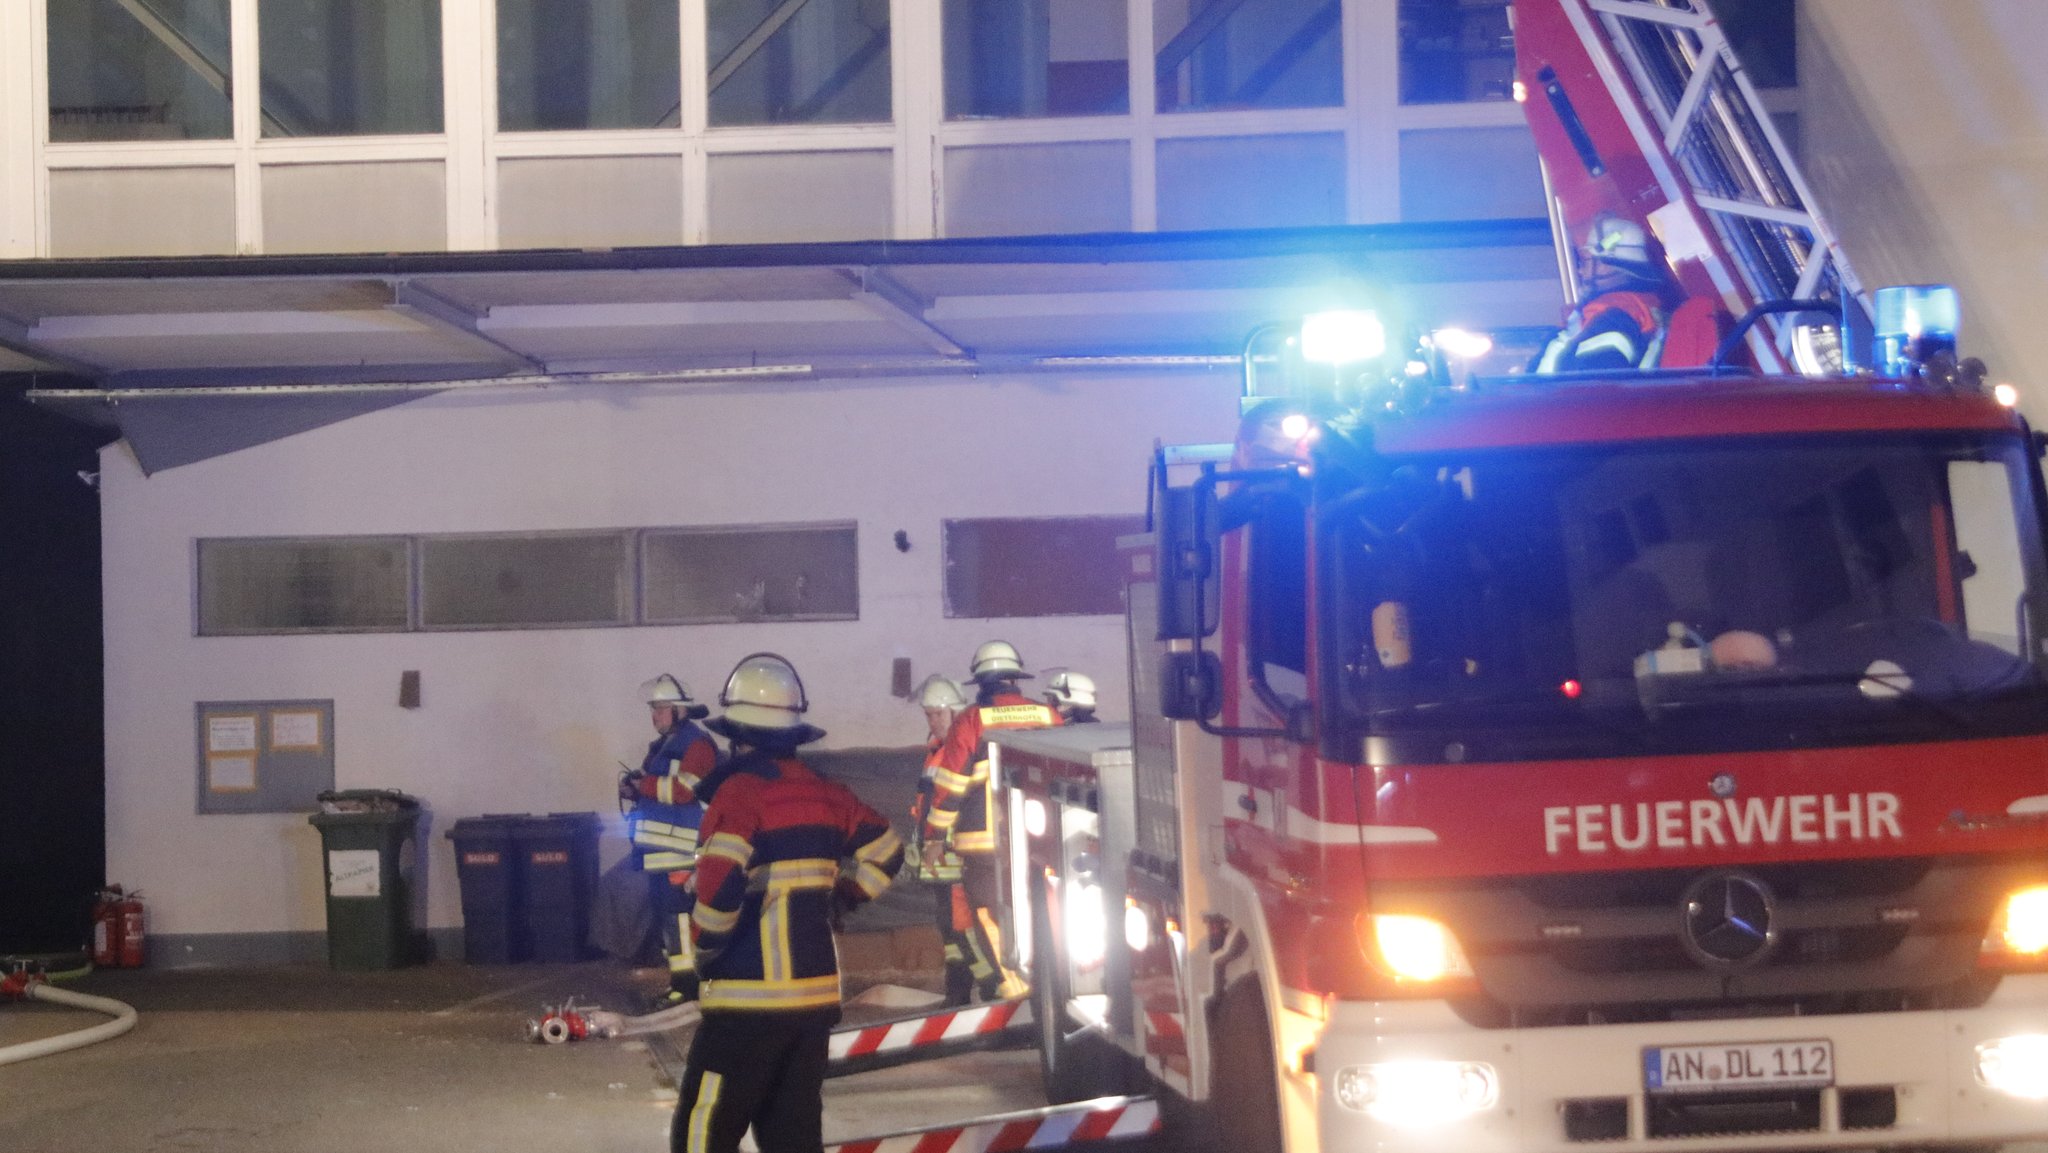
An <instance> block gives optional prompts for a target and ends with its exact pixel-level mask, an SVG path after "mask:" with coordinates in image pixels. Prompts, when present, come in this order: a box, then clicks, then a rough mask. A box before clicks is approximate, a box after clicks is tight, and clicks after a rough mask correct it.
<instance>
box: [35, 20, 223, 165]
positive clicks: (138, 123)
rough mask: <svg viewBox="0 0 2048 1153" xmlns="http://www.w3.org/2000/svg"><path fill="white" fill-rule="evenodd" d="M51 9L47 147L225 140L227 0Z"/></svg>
mask: <svg viewBox="0 0 2048 1153" xmlns="http://www.w3.org/2000/svg"><path fill="white" fill-rule="evenodd" d="M48 12H49V22H50V23H49V48H50V140H51V141H52V142H53V143H55V142H61V141H76V140H224V139H226V138H228V137H230V136H232V135H234V117H233V114H232V112H231V111H230V108H229V103H228V91H229V88H230V85H229V83H228V80H229V77H230V76H231V75H232V72H233V69H232V68H230V66H229V56H228V0H152V3H150V4H147V5H144V4H139V3H134V2H132V0H131V2H130V3H122V2H121V0H65V2H64V3H52V4H50V5H49V8H48Z"/></svg>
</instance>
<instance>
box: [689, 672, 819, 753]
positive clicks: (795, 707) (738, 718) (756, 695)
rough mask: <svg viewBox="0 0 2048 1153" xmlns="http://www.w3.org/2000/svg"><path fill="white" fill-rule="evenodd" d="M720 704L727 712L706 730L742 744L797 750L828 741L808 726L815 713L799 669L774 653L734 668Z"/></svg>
mask: <svg viewBox="0 0 2048 1153" xmlns="http://www.w3.org/2000/svg"><path fill="white" fill-rule="evenodd" d="M718 703H719V706H720V707H721V708H723V709H724V710H725V711H724V712H723V713H722V714H720V715H719V716H717V717H714V718H712V719H711V720H710V721H709V722H707V724H706V726H705V727H706V728H709V729H710V730H711V731H713V732H715V733H718V734H720V735H721V736H725V737H730V738H731V739H733V740H735V741H739V742H740V743H742V744H750V745H764V744H765V745H785V746H794V745H802V744H809V743H810V742H812V741H815V740H818V739H820V738H822V737H823V736H824V735H825V730H823V729H821V728H818V727H817V726H815V725H809V724H805V723H804V719H803V714H804V712H805V710H807V709H809V708H810V707H811V702H810V699H809V698H808V697H806V696H805V695H804V682H803V680H802V679H801V678H799V677H798V676H797V675H796V667H795V666H794V665H791V664H790V663H789V661H788V660H787V659H785V658H783V657H780V656H777V655H776V654H774V653H754V654H752V655H750V656H747V657H745V658H743V659H742V660H741V661H740V663H739V664H737V665H734V666H733V670H732V675H731V676H729V677H727V678H726V680H725V691H724V692H722V693H720V694H719V695H718Z"/></svg>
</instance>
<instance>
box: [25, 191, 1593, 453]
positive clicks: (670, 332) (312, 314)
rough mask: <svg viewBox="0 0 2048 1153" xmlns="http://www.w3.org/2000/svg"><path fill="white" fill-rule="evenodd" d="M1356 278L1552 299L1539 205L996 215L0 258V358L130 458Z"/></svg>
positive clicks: (1508, 315)
mask: <svg viewBox="0 0 2048 1153" xmlns="http://www.w3.org/2000/svg"><path fill="white" fill-rule="evenodd" d="M1340 290H1345V291H1351V292H1357V291H1361V290H1363V291H1369V292H1372V293H1376V294H1378V295H1379V296H1380V297H1381V298H1382V299H1383V300H1385V301H1386V302H1388V303H1389V304H1390V305H1393V306H1396V307H1398V308H1399V309H1401V310H1403V311H1404V312H1405V313H1406V314H1407V315H1408V316H1409V317H1411V318H1412V319H1413V320H1415V321H1416V322H1417V323H1421V324H1441V323H1460V324H1468V325H1482V326H1486V327H1490V328H1495V329H1499V328H1512V327H1540V326H1545V325H1551V324H1554V323H1555V320H1556V317H1557V314H1558V303H1559V294H1558V287H1557V280H1556V262H1555V257H1554V256H1553V255H1552V248H1551V238H1550V230H1549V225H1548V223H1547V222H1546V221H1542V220H1512V221H1489V222H1482V223H1451V224H1392V225H1371V226H1351V227H1342V228H1319V229H1289V230H1257V231H1245V232H1205V233H1177V234H1175V233H1166V234H1126V233H1119V234H1107V235H1095V236H1059V237H1033V238H1005V239H993V240H932V241H884V242H872V243H865V242H863V243H837V244H782V245H746V246H690V247H673V248H643V249H607V250H601V251H522V252H473V253H436V254H412V255H381V256H315V257H291V256H263V257H219V258H204V257H202V258H172V259H124V260H100V261H70V260H62V261H60V260H38V261H14V262H5V263H0V373H10V372H11V373H17V374H30V375H31V377H32V383H31V384H30V389H29V396H30V398H31V399H33V400H35V401H36V402H37V403H40V404H45V405H49V406H52V407H53V408H55V409H57V410H58V411H62V412H64V413H66V414H68V415H72V416H74V417H77V418H79V419H83V420H87V421H91V422H94V423H98V424H103V425H111V426H115V427H118V428H119V429H120V430H121V432H122V434H123V435H124V436H126V437H127V438H128V439H129V441H130V443H131V446H132V447H134V448H135V450H136V454H137V456H138V458H139V459H140V460H141V461H142V462H143V465H144V467H145V468H146V469H149V470H151V471H154V470H156V469H161V468H167V467H171V466H173V465H176V464H182V463H188V462H190V461H193V460H200V459H204V458H205V457H208V456H213V455H217V454H219V453H221V452H227V451H232V450H233V449H236V448H242V447H246V446H248V445H251V444H257V443H262V442H264V441H267V440H273V439H276V438H277V437H280V436H284V435H289V434H290V433H293V432H298V431H303V430H304V429H308V428H314V427H318V426H319V425H322V424H327V423H331V422H332V421H335V420H340V419H344V418H346V417H348V416H351V415H356V414H358V413H362V412H367V411H371V410H373V409H376V408H380V407H385V406H388V405H391V404H395V403H398V402H401V401H404V400H407V399H410V398H411V397H413V396H416V395H419V394H420V393H422V392H432V391H444V390H447V389H450V388H521V387H533V386H538V385H550V386H569V385H575V384H579V383H586V382H620V381H626V382H647V383H651V384H652V383H661V384H678V383H695V384H699V385H704V386H719V387H741V386H744V385H746V384H747V383H749V382H755V381H760V380H762V379H776V380H781V381H787V380H791V379H796V380H804V379H821V380H822V379H846V378H855V377H862V376H881V375H888V376H899V375H906V374H928V373H988V372H1031V371H1066V372H1071V371H1074V370H1076V369H1077V368H1079V367H1082V366H1086V365H1094V366H1097V367H1100V368H1103V369H1114V368H1117V367H1146V368H1153V369H1161V368H1173V367H1176V366H1186V367H1200V368H1206V369H1207V370H1209V371H1216V370H1218V366H1219V365H1222V364H1224V363H1226V362H1227V361H1234V358H1235V357H1236V356H1237V354H1238V353H1239V352H1240V350H1241V348H1242V346H1243V343H1244V341H1245V338H1246V336H1247V334H1248V333H1250V332H1251V331H1252V330H1253V329H1254V328H1256V327H1258V326H1259V325H1261V324H1266V323H1269V322H1272V321H1274V320H1278V319H1282V318H1287V317H1295V316H1299V315H1301V314H1302V313H1304V312H1307V311H1312V310H1314V309H1316V308H1318V307H1322V306H1325V305H1326V304H1327V303H1328V302H1329V301H1330V298H1331V296H1332V294H1333V293H1334V292H1337V291H1340Z"/></svg>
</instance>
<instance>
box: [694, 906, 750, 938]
mask: <svg viewBox="0 0 2048 1153" xmlns="http://www.w3.org/2000/svg"><path fill="white" fill-rule="evenodd" d="M690 919H691V920H693V921H695V922H697V927H698V928H700V929H702V930H704V931H705V932H707V933H730V932H732V927H733V926H734V925H737V924H739V923H740V911H739V910H738V909H734V910H733V911H732V912H730V913H728V912H726V911H724V910H722V909H714V908H712V907H711V906H710V905H707V904H705V903H704V902H702V901H699V902H697V908H696V909H695V910H694V911H693V912H691V914H690Z"/></svg>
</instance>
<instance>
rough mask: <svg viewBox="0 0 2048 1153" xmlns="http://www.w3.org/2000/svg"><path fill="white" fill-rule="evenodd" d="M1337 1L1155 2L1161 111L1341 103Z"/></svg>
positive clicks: (1234, 0)
mask: <svg viewBox="0 0 2048 1153" xmlns="http://www.w3.org/2000/svg"><path fill="white" fill-rule="evenodd" d="M1340 11H1341V5H1340V4H1339V0H1155V5H1154V8H1153V20H1152V23H1153V35H1154V36H1155V38H1156V39H1155V43H1157V44H1158V46H1159V47H1158V57H1157V60H1156V61H1155V64H1154V78H1155V80H1156V82H1157V84H1158V86H1159V110H1160V111H1161V112H1189V111H1195V110H1199V109H1208V108H1325V107H1336V106H1338V105H1341V104H1343V103H1344V76H1343V64H1344V61H1343V36H1342V35H1341V31H1342V29H1341V23H1342V21H1341V17H1340Z"/></svg>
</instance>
